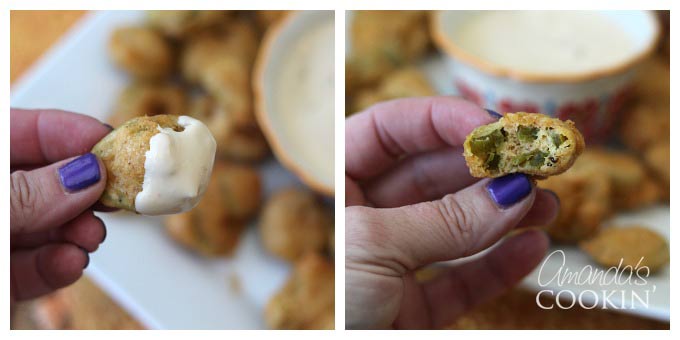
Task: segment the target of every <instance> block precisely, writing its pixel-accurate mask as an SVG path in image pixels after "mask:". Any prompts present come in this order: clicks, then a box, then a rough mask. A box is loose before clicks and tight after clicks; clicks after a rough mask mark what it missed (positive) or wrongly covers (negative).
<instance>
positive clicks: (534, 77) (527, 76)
mask: <svg viewBox="0 0 680 340" xmlns="http://www.w3.org/2000/svg"><path fill="white" fill-rule="evenodd" d="M446 12H447V11H442V10H440V11H433V12H432V13H430V20H429V24H430V32H431V33H430V35H431V36H432V40H433V42H434V45H435V46H436V47H437V48H438V49H439V50H440V51H441V52H442V53H443V54H445V55H446V56H447V57H449V58H452V59H455V60H456V61H458V62H461V63H463V64H466V65H469V66H472V67H473V68H475V69H477V70H479V71H482V72H483V73H486V74H489V75H492V76H495V77H502V78H511V79H515V80H519V81H522V82H527V83H577V82H585V81H589V80H594V79H598V78H603V77H607V76H612V75H617V74H620V73H624V72H626V71H627V70H629V69H631V68H632V67H634V66H636V65H637V64H639V63H641V62H642V61H644V60H645V59H646V58H647V57H649V56H650V55H651V54H652V53H653V52H654V50H655V49H656V46H657V45H658V43H659V40H660V38H661V23H660V22H659V18H657V17H656V15H654V13H652V12H651V11H647V10H637V12H640V13H643V14H645V15H647V16H649V18H650V19H651V22H652V38H651V39H650V41H649V42H648V44H647V46H645V47H644V48H643V49H642V50H640V51H638V52H636V53H634V54H632V55H631V56H630V57H629V58H626V59H625V60H623V61H621V62H620V63H618V64H614V65H611V66H607V67H603V68H600V69H598V70H593V71H586V72H571V73H563V74H541V73H536V72H526V71H520V70H513V69H511V68H509V67H505V66H499V65H496V64H494V63H491V62H487V61H485V60H483V59H481V58H479V57H477V56H474V55H472V54H471V53H468V52H466V51H465V50H464V49H463V48H461V47H459V46H458V45H457V44H455V43H454V42H453V41H451V40H449V39H448V38H447V36H446V33H445V32H443V31H442V29H441V27H442V25H441V21H442V20H443V19H442V17H443V16H444V14H445V13H446Z"/></svg>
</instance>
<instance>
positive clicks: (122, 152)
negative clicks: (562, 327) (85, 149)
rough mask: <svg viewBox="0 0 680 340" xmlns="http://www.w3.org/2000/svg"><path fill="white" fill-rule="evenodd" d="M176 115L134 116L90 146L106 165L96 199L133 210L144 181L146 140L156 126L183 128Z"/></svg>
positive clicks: (116, 206)
mask: <svg viewBox="0 0 680 340" xmlns="http://www.w3.org/2000/svg"><path fill="white" fill-rule="evenodd" d="M177 118H178V117H177V116H170V115H156V116H152V117H138V118H134V119H132V120H130V121H128V122H126V123H125V124H123V125H121V126H120V127H118V128H116V129H115V130H113V131H111V133H109V134H108V135H106V136H105V137H104V138H103V139H102V140H101V141H99V143H97V144H96V145H95V146H94V147H93V148H92V153H94V154H95V155H97V157H99V158H100V159H101V160H102V162H103V163H104V166H105V167H106V173H107V182H106V189H105V190H104V193H103V194H102V197H101V198H100V199H99V201H100V202H101V203H102V204H103V205H105V206H108V207H113V208H120V209H125V210H130V211H135V198H136V197H137V194H138V193H139V192H141V191H142V184H143V183H144V171H145V170H144V162H145V161H146V152H147V151H148V150H149V148H150V146H149V140H150V139H151V137H153V136H155V135H156V134H158V127H159V126H160V127H162V128H171V129H173V130H175V131H182V130H183V129H184V128H183V127H181V126H180V125H178V124H177Z"/></svg>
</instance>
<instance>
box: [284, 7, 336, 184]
mask: <svg viewBox="0 0 680 340" xmlns="http://www.w3.org/2000/svg"><path fill="white" fill-rule="evenodd" d="M334 28H335V26H334V23H333V21H332V20H329V21H325V22H322V23H320V24H318V25H316V26H314V27H311V28H310V29H307V30H305V31H303V33H302V35H301V36H300V37H299V38H298V39H297V40H296V41H294V42H293V43H292V44H290V46H289V47H288V51H287V53H286V54H284V56H283V59H282V60H281V68H280V70H281V71H280V75H279V76H278V80H277V84H276V97H275V98H274V102H275V103H276V109H277V111H279V114H280V124H282V126H283V130H284V133H285V134H286V136H285V137H286V138H285V140H286V143H289V144H290V145H286V144H284V145H283V146H284V147H285V148H289V150H294V151H293V152H291V157H294V158H295V159H297V162H296V163H298V164H303V163H304V164H305V165H306V167H307V168H308V169H309V170H310V171H311V173H312V174H313V176H314V177H315V178H317V179H321V180H324V181H327V180H330V181H331V182H330V183H324V184H326V185H329V186H331V187H332V186H333V182H332V181H333V164H334V162H333V161H334V125H333V122H334V113H335V100H334V98H335V29H334Z"/></svg>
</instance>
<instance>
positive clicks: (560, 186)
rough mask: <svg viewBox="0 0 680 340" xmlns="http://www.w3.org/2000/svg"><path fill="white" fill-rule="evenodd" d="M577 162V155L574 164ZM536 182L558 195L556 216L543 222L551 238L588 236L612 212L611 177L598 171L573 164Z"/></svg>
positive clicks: (558, 239) (562, 239) (567, 239)
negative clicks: (555, 174) (549, 221)
mask: <svg viewBox="0 0 680 340" xmlns="http://www.w3.org/2000/svg"><path fill="white" fill-rule="evenodd" d="M579 162H581V159H579V160H577V161H576V164H578V163H579ZM538 186H539V187H540V188H543V189H548V190H551V191H553V192H554V193H555V194H556V195H557V197H559V199H560V211H559V213H558V215H557V218H556V219H555V221H554V222H553V223H552V224H550V225H547V226H545V229H546V231H547V232H548V234H549V235H550V237H551V238H552V239H553V240H555V241H558V242H565V243H571V242H577V241H580V240H583V239H585V238H588V237H590V236H591V235H593V234H595V233H596V232H597V231H598V230H599V228H600V226H601V225H602V222H603V221H604V220H605V219H606V218H608V217H609V216H611V214H612V212H613V206H612V202H611V193H612V187H611V181H610V180H609V177H608V176H607V175H605V174H603V173H601V172H598V171H582V170H579V169H576V166H575V167H572V168H571V169H569V170H568V171H567V172H565V173H563V174H561V175H558V176H552V177H548V178H547V179H545V180H542V181H539V182H538Z"/></svg>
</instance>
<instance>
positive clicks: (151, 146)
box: [92, 115, 216, 215]
mask: <svg viewBox="0 0 680 340" xmlns="http://www.w3.org/2000/svg"><path fill="white" fill-rule="evenodd" d="M215 144H216V143H215V139H214V138H213V137H212V135H211V134H210V131H209V130H208V128H207V127H206V126H205V125H204V124H203V123H201V122H200V121H198V120H196V119H193V118H191V117H187V116H180V117H177V116H171V115H156V116H152V117H147V116H144V117H138V118H134V119H132V120H130V121H128V122H126V123H124V124H123V125H121V126H120V127H118V128H117V129H115V130H113V131H112V132H111V133H109V134H108V135H106V136H105V137H104V138H103V139H102V140H101V141H99V143H97V144H96V145H95V146H94V147H93V148H92V153H94V154H95V155H97V157H99V158H100V159H101V160H102V162H103V163H104V166H105V167H106V171H107V183H106V189H105V190H104V193H103V194H102V197H101V199H100V202H101V203H102V204H103V205H105V206H108V207H114V208H120V209H126V210H130V211H135V212H138V213H142V214H147V215H162V214H172V213H178V212H182V211H187V210H189V209H191V208H193V207H194V206H195V205H196V204H197V203H198V201H199V200H200V198H201V196H202V195H203V192H204V191H205V187H206V185H207V183H208V180H209V179H210V173H211V171H212V167H213V161H214V159H215Z"/></svg>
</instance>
